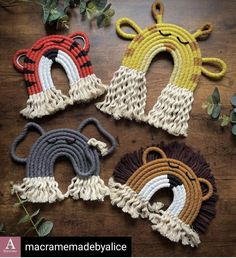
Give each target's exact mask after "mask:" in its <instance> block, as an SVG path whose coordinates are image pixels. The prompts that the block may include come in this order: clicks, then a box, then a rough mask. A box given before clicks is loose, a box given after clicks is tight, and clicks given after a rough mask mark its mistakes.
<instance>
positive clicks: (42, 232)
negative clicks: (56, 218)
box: [38, 221, 53, 237]
mask: <svg viewBox="0 0 236 258" xmlns="http://www.w3.org/2000/svg"><path fill="white" fill-rule="evenodd" d="M52 228H53V223H52V222H51V221H45V222H43V223H42V224H41V225H40V227H39V228H38V232H39V236H40V237H43V236H47V235H48V234H49V233H50V232H51V230H52Z"/></svg>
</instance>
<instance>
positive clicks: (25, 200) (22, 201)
mask: <svg viewBox="0 0 236 258" xmlns="http://www.w3.org/2000/svg"><path fill="white" fill-rule="evenodd" d="M25 202H28V200H27V199H20V202H16V203H14V204H13V207H14V208H16V207H19V206H21V205H22V204H23V203H25Z"/></svg>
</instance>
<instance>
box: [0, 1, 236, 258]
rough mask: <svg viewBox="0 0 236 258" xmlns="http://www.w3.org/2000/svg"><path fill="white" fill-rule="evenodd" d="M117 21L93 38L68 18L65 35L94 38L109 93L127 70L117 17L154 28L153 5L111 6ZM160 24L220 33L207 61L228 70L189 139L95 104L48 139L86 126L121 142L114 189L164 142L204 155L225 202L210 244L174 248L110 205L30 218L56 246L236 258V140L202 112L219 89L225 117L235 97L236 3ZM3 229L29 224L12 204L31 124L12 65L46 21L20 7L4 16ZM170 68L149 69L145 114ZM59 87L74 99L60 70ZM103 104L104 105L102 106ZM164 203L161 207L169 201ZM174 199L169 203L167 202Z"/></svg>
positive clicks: (61, 164) (67, 171)
mask: <svg viewBox="0 0 236 258" xmlns="http://www.w3.org/2000/svg"><path fill="white" fill-rule="evenodd" d="M110 2H111V3H112V4H113V6H114V8H115V10H116V15H115V17H114V19H113V24H112V25H111V26H110V27H108V28H105V29H97V28H96V27H94V26H89V24H88V22H86V21H82V20H81V17H80V14H79V10H78V9H74V10H72V17H71V20H70V30H69V32H74V31H77V30H81V31H85V32H86V33H88V35H89V37H90V40H91V49H90V53H89V54H90V57H91V60H92V63H93V65H94V69H95V73H96V75H97V76H98V77H100V78H101V79H102V80H103V82H104V83H107V84H109V82H110V80H111V78H112V75H113V72H115V71H116V70H117V69H118V68H119V66H120V64H121V60H122V54H123V53H124V51H125V49H126V47H127V45H128V43H129V42H128V41H126V40H122V39H120V38H119V37H118V36H117V35H116V33H115V26H114V22H115V20H116V19H117V18H120V17H130V18H133V19H134V20H136V21H137V22H138V24H139V26H141V27H142V28H145V27H146V26H147V25H150V24H152V23H153V19H152V17H151V14H150V7H151V4H152V1H141V0H129V1H124V0H121V1H115V0H111V1H110ZM164 4H165V14H164V21H166V22H168V23H174V24H179V25H181V26H183V27H185V28H186V29H187V30H189V31H191V32H193V31H195V30H196V29H197V28H199V27H200V26H201V25H202V24H204V23H205V22H207V21H210V22H212V23H213V25H214V31H213V33H212V35H211V36H210V38H209V39H208V40H205V41H201V42H200V47H201V50H202V55H203V56H209V57H219V58H222V59H224V60H225V62H226V63H227V65H228V72H227V74H226V76H225V77H224V79H223V80H221V81H211V80H209V79H207V78H205V77H204V76H202V77H201V79H200V83H199V85H198V88H197V90H196V91H195V95H194V98H195V100H194V103H193V109H192V112H191V119H190V121H189V131H188V133H189V135H188V137H187V138H181V137H179V138H176V137H174V136H171V135H168V134H167V133H166V132H164V131H162V130H160V129H155V128H151V127H150V126H148V125H145V124H137V123H136V122H134V121H127V120H121V121H114V120H113V119H112V118H111V117H109V116H107V115H105V114H103V113H101V112H100V111H98V110H97V109H96V108H95V106H94V103H95V102H92V103H90V104H85V105H81V104H80V105H74V106H73V107H70V108H67V109H66V110H64V111H62V112H58V113H56V114H55V115H52V116H48V117H45V118H43V119H39V120H37V121H36V122H38V123H39V124H40V125H41V126H42V127H43V128H44V129H45V130H51V129H55V128H63V127H69V128H77V127H78V125H79V123H80V122H81V121H82V120H83V119H85V118H87V117H90V116H94V117H96V118H98V119H99V120H100V121H101V122H102V124H103V125H104V127H106V128H107V129H108V130H109V131H110V132H111V133H112V134H113V135H115V136H116V137H117V139H118V140H119V147H118V149H117V150H116V152H115V154H114V155H113V156H112V157H110V158H107V159H104V160H102V161H101V177H102V178H103V179H104V180H105V182H107V181H108V179H109V178H110V177H111V175H112V171H113V168H114V166H115V164H116V163H117V162H118V161H119V159H120V158H121V156H122V155H124V154H125V153H126V152H129V151H133V150H135V149H138V148H140V147H141V146H146V145H149V144H156V143H159V142H160V141H162V140H164V141H166V142H171V141H174V140H177V141H179V142H185V143H186V144H188V145H190V146H191V147H193V148H194V149H196V150H200V151H201V153H202V154H203V155H204V156H205V158H206V159H207V161H208V162H209V163H210V165H211V168H212V171H213V173H214V175H215V177H216V181H217V187H218V193H219V201H218V203H217V215H216V218H215V219H214V220H213V221H212V223H211V225H210V227H209V230H208V232H207V233H206V234H204V235H201V241H202V243H201V245H200V246H199V248H194V249H192V248H189V247H183V246H182V245H181V244H174V243H171V242H170V241H168V240H167V239H164V238H163V237H161V236H160V235H159V234H158V233H155V232H152V231H151V227H150V223H149V222H147V221H145V220H141V219H138V220H133V219H131V217H130V216H129V215H127V214H124V213H123V212H122V211H121V210H120V209H118V208H115V207H112V206H111V204H110V202H109V198H106V200H105V202H104V203H97V202H83V201H73V200H70V199H68V200H65V201H63V202H61V203H59V202H58V203H55V204H40V205H37V204H34V205H28V208H29V209H31V210H33V209H34V210H35V209H37V208H41V213H42V215H43V216H45V217H46V218H48V219H50V220H52V221H53V222H54V228H53V232H52V234H51V235H53V236H131V237H132V240H133V255H134V256H236V248H235V245H236V170H235V167H236V148H235V147H236V140H235V139H233V137H232V136H231V133H230V130H227V129H226V130H225V131H222V130H221V129H220V128H219V127H218V126H217V125H216V123H215V122H213V121H210V120H209V118H208V116H207V115H206V112H205V110H203V109H202V108H201V105H202V103H203V102H204V101H205V99H206V97H207V96H208V95H209V94H210V93H211V92H212V91H213V89H214V87H215V86H218V87H219V90H220V93H221V97H222V103H223V110H224V111H225V112H228V111H229V109H230V108H231V106H230V104H229V99H230V96H231V95H232V93H233V92H236V86H235V85H236V80H235V78H236V69H235V67H236V16H235V10H236V1H235V0H234V1H222V0H201V1H194V0H191V1H190V0H178V1H174V0H165V1H164ZM0 17H1V18H0V37H1V40H0V84H1V86H0V92H1V95H0V96H1V97H0V107H1V109H0V135H1V140H0V157H1V158H0V162H1V173H0V186H1V187H0V222H3V223H5V224H6V228H7V231H8V232H12V231H15V232H16V233H18V234H20V233H21V232H23V227H19V226H16V222H17V219H18V218H19V217H20V216H21V215H22V214H23V212H22V210H21V209H17V208H14V207H12V205H13V203H14V202H15V201H16V198H15V197H14V196H11V194H10V181H14V182H17V181H20V180H22V178H23V177H24V176H25V167H24V166H21V165H18V164H15V163H14V162H12V161H11V158H10V156H9V148H10V145H11V143H12V141H13V140H14V139H15V137H16V136H17V135H18V134H19V132H20V131H21V130H22V128H23V126H24V125H25V123H26V122H27V121H26V120H25V119H24V118H23V117H21V116H20V115H19V111H20V110H21V109H23V108H24V107H25V105H26V100H27V93H26V90H25V85H24V81H23V76H22V74H20V73H18V72H17V71H16V70H15V69H14V68H13V66H12V61H11V60H12V56H13V54H14V53H15V51H16V50H18V49H23V48H28V47H31V45H32V44H33V43H34V42H35V40H37V39H38V38H40V37H42V36H44V35H46V33H47V32H49V31H46V30H45V28H44V25H43V24H42V21H41V10H40V7H39V6H37V5H34V4H28V3H27V4H21V5H20V6H18V7H15V8H11V9H8V10H3V9H0ZM172 69H173V64H172V60H171V57H170V56H169V55H166V54H160V55H159V56H158V57H157V58H155V60H154V62H153V63H152V64H151V67H150V69H149V72H148V74H147V82H148V89H149V91H148V98H147V110H149V109H150V108H151V107H152V105H153V104H154V103H155V101H156V99H157V96H158V95H159V94H160V91H161V90H162V89H163V87H164V86H165V85H166V84H167V82H168V80H169V77H170V74H171V71H172ZM52 74H53V79H54V82H55V85H56V87H57V88H59V89H61V90H62V91H63V92H64V93H66V92H67V91H68V81H67V78H66V76H65V73H64V72H63V71H62V69H60V67H59V66H55V67H54V69H53V72H52ZM101 99H102V98H101ZM85 133H86V134H87V135H90V136H95V137H98V133H97V132H95V130H94V128H89V129H88V130H86V131H85ZM36 138H37V134H34V133H30V135H29V137H28V138H27V140H26V141H25V142H24V143H22V145H21V146H20V147H19V151H18V153H19V154H21V155H27V153H28V151H29V149H30V147H31V146H32V144H33V142H34V140H35V139H36ZM73 176H74V172H73V169H72V166H71V165H70V163H69V162H68V161H66V160H63V159H60V160H58V162H57V163H56V165H55V177H56V180H58V182H59V185H60V188H61V189H62V190H63V191H65V190H66V187H67V186H68V184H69V182H70V180H71V178H72V177H73ZM163 195H165V194H163V193H162V198H164V197H163ZM169 197H171V195H169Z"/></svg>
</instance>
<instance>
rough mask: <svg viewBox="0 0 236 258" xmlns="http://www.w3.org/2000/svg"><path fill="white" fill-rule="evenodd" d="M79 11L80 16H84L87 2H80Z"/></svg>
mask: <svg viewBox="0 0 236 258" xmlns="http://www.w3.org/2000/svg"><path fill="white" fill-rule="evenodd" d="M79 11H80V14H84V13H85V12H86V1H85V0H81V1H80V5H79Z"/></svg>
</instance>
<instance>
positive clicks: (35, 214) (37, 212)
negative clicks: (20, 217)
mask: <svg viewBox="0 0 236 258" xmlns="http://www.w3.org/2000/svg"><path fill="white" fill-rule="evenodd" d="M39 212H40V209H38V210H37V211H35V212H34V213H33V214H31V218H33V217H35V216H37V215H38V214H39Z"/></svg>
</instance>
